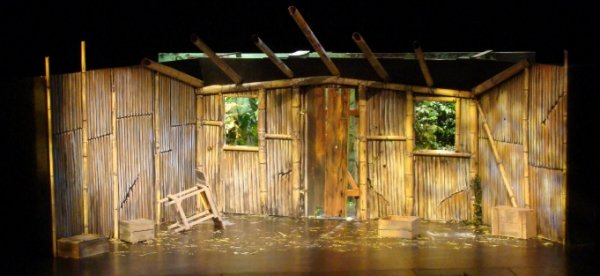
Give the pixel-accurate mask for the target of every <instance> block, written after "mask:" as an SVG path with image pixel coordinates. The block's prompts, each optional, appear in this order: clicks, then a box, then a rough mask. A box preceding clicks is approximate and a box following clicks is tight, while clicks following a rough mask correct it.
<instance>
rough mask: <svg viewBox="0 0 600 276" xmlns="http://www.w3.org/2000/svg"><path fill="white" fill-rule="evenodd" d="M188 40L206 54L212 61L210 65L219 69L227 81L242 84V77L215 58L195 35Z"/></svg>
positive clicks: (213, 53)
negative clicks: (227, 78) (212, 64)
mask: <svg viewBox="0 0 600 276" xmlns="http://www.w3.org/2000/svg"><path fill="white" fill-rule="evenodd" d="M190 38H191V40H192V43H194V45H196V47H198V49H200V51H202V52H203V53H204V54H206V56H207V57H208V58H209V59H210V61H212V63H214V64H215V65H216V66H217V67H219V69H221V71H223V73H225V75H227V77H229V79H231V80H232V81H233V82H234V83H236V84H239V83H241V82H242V77H240V75H238V73H236V72H235V71H234V70H233V69H232V68H231V67H230V66H229V65H227V63H225V61H223V60H222V59H221V58H220V57H219V56H217V54H216V53H215V52H214V51H213V50H212V49H211V48H210V47H208V45H206V44H205V43H204V42H203V41H202V40H201V39H200V38H199V37H198V36H197V35H195V34H192V35H191V37H190Z"/></svg>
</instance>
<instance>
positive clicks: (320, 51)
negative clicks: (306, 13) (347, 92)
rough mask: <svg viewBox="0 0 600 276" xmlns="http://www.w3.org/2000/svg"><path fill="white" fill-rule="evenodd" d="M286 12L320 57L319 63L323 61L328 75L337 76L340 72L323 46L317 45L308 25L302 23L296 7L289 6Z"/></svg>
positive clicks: (317, 41)
mask: <svg viewBox="0 0 600 276" xmlns="http://www.w3.org/2000/svg"><path fill="white" fill-rule="evenodd" d="M288 11H289V12H290V15H291V16H292V18H294V21H296V24H298V27H299V28H300V30H301V31H302V33H304V36H306V39H307V40H308V42H309V43H310V45H311V46H312V47H313V49H315V51H316V52H317V53H318V54H319V57H321V61H323V63H324V64H325V67H327V70H329V73H331V74H332V75H334V76H339V75H340V70H338V68H337V67H336V66H335V64H334V63H333V61H331V58H329V56H327V53H326V52H325V49H324V48H323V46H321V43H319V40H318V39H317V37H316V36H315V34H314V33H313V32H312V30H311V29H310V26H308V23H306V21H304V17H302V14H300V11H298V9H296V7H294V6H290V7H289V8H288Z"/></svg>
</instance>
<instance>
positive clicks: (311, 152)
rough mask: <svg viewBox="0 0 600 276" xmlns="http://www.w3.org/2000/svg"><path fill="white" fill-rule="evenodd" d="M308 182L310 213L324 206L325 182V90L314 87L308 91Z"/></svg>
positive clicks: (308, 206)
mask: <svg viewBox="0 0 600 276" xmlns="http://www.w3.org/2000/svg"><path fill="white" fill-rule="evenodd" d="M306 99H307V110H306V114H307V122H306V138H307V140H306V183H307V190H308V201H307V208H308V215H313V214H315V213H316V211H317V210H321V212H322V210H323V208H324V205H323V204H324V198H323V195H324V182H325V157H326V144H325V143H324V141H325V139H326V136H325V120H324V118H325V91H324V89H323V88H322V87H314V88H312V89H310V90H309V91H308V93H306Z"/></svg>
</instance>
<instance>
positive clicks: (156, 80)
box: [152, 73, 161, 225]
mask: <svg viewBox="0 0 600 276" xmlns="http://www.w3.org/2000/svg"><path fill="white" fill-rule="evenodd" d="M159 93H160V76H159V74H158V73H155V74H154V112H152V116H153V117H154V118H153V119H154V120H153V123H154V224H156V225H159V224H160V202H159V201H160V199H161V194H160V185H161V176H160V138H161V137H160V133H161V130H160V118H159V114H158V111H159V109H160V107H159V103H160V101H159Z"/></svg>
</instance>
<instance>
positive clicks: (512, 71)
mask: <svg viewBox="0 0 600 276" xmlns="http://www.w3.org/2000/svg"><path fill="white" fill-rule="evenodd" d="M528 66H529V62H528V61H527V60H526V59H524V60H522V61H520V62H518V63H516V64H514V65H512V66H511V67H508V68H507V69H505V70H504V71H502V72H500V73H498V74H496V75H495V76H493V77H491V78H489V79H488V80H486V81H484V82H482V83H481V84H479V85H477V86H475V87H473V89H471V90H472V91H473V94H474V95H475V96H477V95H479V94H481V93H483V92H485V91H487V90H489V89H490V88H492V87H494V86H496V85H498V84H500V83H501V82H503V81H505V80H507V79H509V78H510V77H512V76H514V75H516V74H517V73H519V72H521V71H522V70H523V69H525V68H527V67H528Z"/></svg>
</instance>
